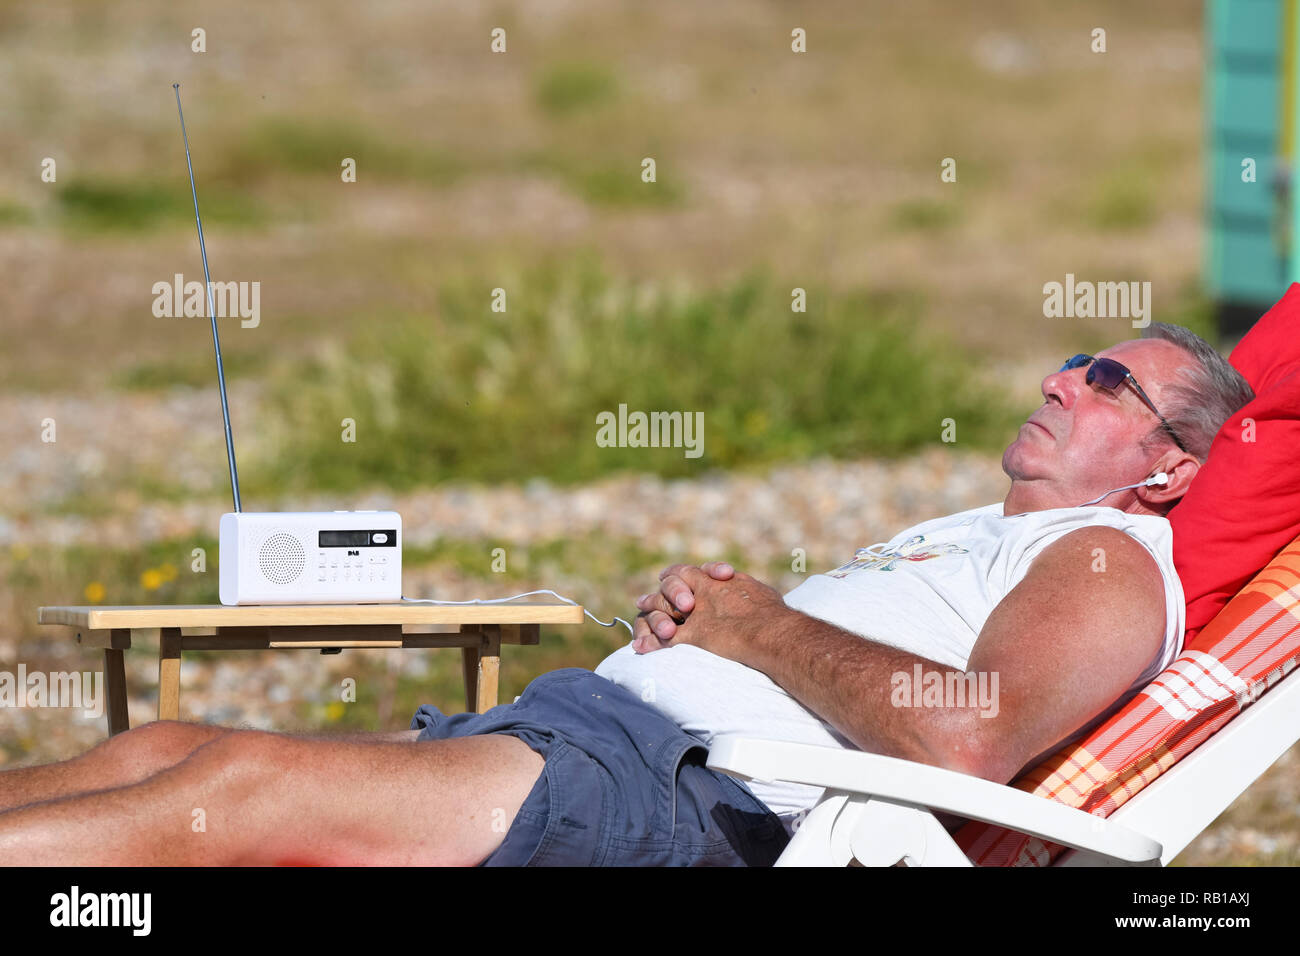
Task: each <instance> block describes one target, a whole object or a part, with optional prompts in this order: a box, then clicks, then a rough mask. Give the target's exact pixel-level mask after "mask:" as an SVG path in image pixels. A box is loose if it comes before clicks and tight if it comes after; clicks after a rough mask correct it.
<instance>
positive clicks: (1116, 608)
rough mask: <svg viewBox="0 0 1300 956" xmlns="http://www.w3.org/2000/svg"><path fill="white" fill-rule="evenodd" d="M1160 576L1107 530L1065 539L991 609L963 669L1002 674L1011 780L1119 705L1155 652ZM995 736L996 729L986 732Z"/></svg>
mask: <svg viewBox="0 0 1300 956" xmlns="http://www.w3.org/2000/svg"><path fill="white" fill-rule="evenodd" d="M1166 627H1167V619H1166V608H1165V599H1164V587H1163V579H1162V577H1161V573H1160V568H1159V567H1158V565H1157V564H1156V562H1155V559H1154V558H1153V557H1152V556H1151V553H1150V552H1149V551H1148V550H1147V549H1146V547H1145V546H1144V545H1143V544H1142V543H1141V542H1139V541H1137V540H1136V539H1134V538H1133V537H1132V536H1131V535H1129V534H1127V533H1125V532H1123V531H1121V530H1119V529H1118V528H1113V527H1109V526H1103V525H1095V526H1089V527H1086V528H1079V529H1076V530H1074V531H1071V532H1069V533H1067V534H1064V535H1062V536H1061V537H1060V538H1059V539H1058V540H1056V541H1054V542H1052V544H1050V545H1048V546H1047V547H1046V548H1044V549H1043V551H1042V552H1041V553H1040V554H1039V555H1038V556H1037V557H1036V558H1035V559H1034V561H1033V563H1032V564H1031V565H1030V568H1029V570H1028V572H1027V573H1026V574H1025V577H1024V578H1023V579H1022V580H1021V581H1020V583H1019V584H1017V585H1016V586H1015V587H1014V588H1012V590H1011V591H1010V592H1009V593H1008V594H1007V595H1006V597H1004V598H1003V599H1002V600H1001V601H1000V602H999V603H998V605H997V606H996V607H995V608H994V609H993V611H992V613H990V615H989V617H988V620H987V621H986V622H985V624H984V628H983V629H982V630H981V631H980V636H979V639H978V640H977V641H976V643H975V647H974V648H973V650H972V652H971V656H970V660H969V662H968V665H967V669H968V670H971V671H986V670H987V671H990V672H996V673H998V674H999V675H1000V678H1001V687H1002V700H1003V714H1004V715H1005V717H1006V718H1007V719H1006V721H1005V722H1004V721H1001V720H999V721H994V722H991V723H1000V724H1001V725H1002V726H1000V727H999V728H997V738H998V742H999V744H1000V746H1001V747H1003V748H1005V749H1004V750H1003V751H1001V752H1000V753H999V754H997V755H994V754H989V755H988V759H989V761H990V762H991V763H992V764H993V765H994V766H995V767H996V769H995V770H994V772H993V774H992V775H993V776H994V777H995V778H996V777H997V776H1005V777H1006V779H1009V775H1010V773H1011V772H1013V771H1014V770H1016V769H1017V768H1018V767H1020V766H1021V765H1022V763H1017V761H1021V762H1023V761H1024V760H1028V759H1029V758H1030V757H1031V756H1033V755H1034V754H1036V753H1039V752H1041V751H1042V750H1044V749H1046V748H1047V747H1049V746H1051V745H1053V744H1055V743H1056V742H1058V741H1060V740H1063V739H1064V738H1066V737H1068V736H1069V735H1070V734H1071V733H1073V732H1074V731H1075V730H1076V729H1078V728H1079V727H1081V726H1083V725H1084V724H1085V723H1087V722H1088V721H1089V720H1091V719H1092V718H1093V717H1095V716H1096V715H1098V714H1100V713H1101V712H1102V711H1104V710H1105V709H1106V708H1108V707H1109V706H1110V705H1111V704H1112V703H1113V702H1114V701H1115V700H1117V699H1118V698H1119V697H1120V696H1121V695H1122V694H1123V693H1124V692H1125V691H1126V690H1127V689H1128V688H1129V686H1130V685H1131V684H1132V683H1133V682H1134V681H1135V680H1137V678H1138V676H1139V675H1140V674H1141V673H1142V671H1143V670H1144V669H1145V668H1146V667H1147V665H1148V664H1149V663H1150V662H1151V661H1152V659H1153V658H1154V657H1155V655H1156V654H1157V653H1158V652H1159V650H1160V648H1161V646H1162V644H1163V641H1164V635H1165V631H1166ZM990 730H993V728H990Z"/></svg>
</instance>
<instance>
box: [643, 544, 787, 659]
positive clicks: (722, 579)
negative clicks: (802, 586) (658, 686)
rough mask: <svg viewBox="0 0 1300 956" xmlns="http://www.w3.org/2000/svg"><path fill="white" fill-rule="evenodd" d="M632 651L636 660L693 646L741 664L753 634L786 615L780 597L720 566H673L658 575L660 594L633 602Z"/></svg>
mask: <svg viewBox="0 0 1300 956" xmlns="http://www.w3.org/2000/svg"><path fill="white" fill-rule="evenodd" d="M636 606H637V608H638V609H639V610H640V611H641V613H640V614H638V615H637V618H636V622H635V624H634V625H633V628H632V637H633V641H632V647H633V650H635V651H636V652H637V653H638V654H647V653H649V652H651V651H657V650H661V649H663V648H665V647H671V646H673V645H674V644H694V645H695V646H696V647H701V648H703V649H705V650H707V651H711V652H713V653H714V654H719V655H721V656H722V657H729V658H731V659H732V660H737V661H739V660H742V657H743V656H744V654H743V652H744V647H745V644H746V642H747V640H749V638H750V637H752V635H753V634H754V633H755V632H756V630H757V629H758V628H760V627H762V626H763V625H765V624H768V623H770V622H771V621H772V619H773V617H774V616H776V615H777V614H778V613H779V612H781V611H785V610H787V608H786V604H785V601H783V600H782V598H781V595H780V594H779V593H778V592H777V591H776V590H775V589H774V588H771V587H768V586H767V585H766V584H764V583H763V582H762V581H759V580H758V579H757V578H754V577H751V576H750V575H748V574H744V573H743V572H738V571H736V569H735V568H733V567H732V566H731V565H730V564H727V563H726V562H725V561H709V562H707V563H705V564H702V565H700V566H698V567H697V566H695V565H691V564H674V565H672V566H670V567H667V568H664V570H663V571H661V572H659V590H658V591H656V592H652V593H650V594H644V595H642V596H641V597H640V598H638V599H637V602H636Z"/></svg>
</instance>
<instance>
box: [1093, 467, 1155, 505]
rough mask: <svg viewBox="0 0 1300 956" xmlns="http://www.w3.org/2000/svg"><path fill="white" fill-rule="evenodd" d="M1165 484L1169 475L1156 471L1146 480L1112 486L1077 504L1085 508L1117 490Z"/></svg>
mask: <svg viewBox="0 0 1300 956" xmlns="http://www.w3.org/2000/svg"><path fill="white" fill-rule="evenodd" d="M1167 484H1169V475H1167V474H1166V473H1165V472H1163V471H1158V472H1156V473H1155V474H1154V475H1152V476H1151V477H1150V478H1148V479H1147V480H1146V481H1139V482H1138V483H1137V484H1135V485H1123V486H1121V487H1119V488H1112V489H1111V490H1110V491H1108V492H1106V494H1104V495H1100V496H1098V497H1096V498H1093V499H1092V500H1091V501H1085V502H1084V503H1083V504H1081V505H1079V506H1078V507H1080V508H1086V507H1088V505H1095V504H1096V503H1097V502H1099V501H1101V499H1102V498H1105V497H1107V496H1108V495H1113V494H1114V493H1115V492H1117V491H1127V490H1128V489H1129V488H1146V487H1149V486H1151V485H1167Z"/></svg>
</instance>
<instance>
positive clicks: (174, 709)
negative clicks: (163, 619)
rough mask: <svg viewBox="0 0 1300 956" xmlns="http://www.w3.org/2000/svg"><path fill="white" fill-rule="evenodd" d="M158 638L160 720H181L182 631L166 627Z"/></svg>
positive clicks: (177, 628)
mask: <svg viewBox="0 0 1300 956" xmlns="http://www.w3.org/2000/svg"><path fill="white" fill-rule="evenodd" d="M159 631H160V633H159V637H158V719H159V720H180V719H181V629H180V628H179V627H164V628H160V629H159Z"/></svg>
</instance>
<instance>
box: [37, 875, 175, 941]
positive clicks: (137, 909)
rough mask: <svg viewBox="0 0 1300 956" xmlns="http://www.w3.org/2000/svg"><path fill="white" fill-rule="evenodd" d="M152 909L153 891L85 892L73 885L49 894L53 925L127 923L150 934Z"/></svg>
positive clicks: (135, 932) (137, 931)
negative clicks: (60, 891) (64, 891)
mask: <svg viewBox="0 0 1300 956" xmlns="http://www.w3.org/2000/svg"><path fill="white" fill-rule="evenodd" d="M152 911H153V894H152V893H83V892H82V891H81V887H79V886H75V885H74V886H73V887H72V888H71V889H70V890H69V891H68V892H67V893H55V894H54V895H53V896H51V897H50V925H51V926H69V927H71V926H124V927H127V928H129V929H130V930H131V935H133V936H148V935H149V932H150V929H151V928H152V925H153V919H152Z"/></svg>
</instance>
